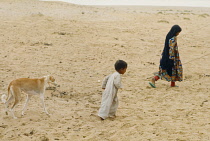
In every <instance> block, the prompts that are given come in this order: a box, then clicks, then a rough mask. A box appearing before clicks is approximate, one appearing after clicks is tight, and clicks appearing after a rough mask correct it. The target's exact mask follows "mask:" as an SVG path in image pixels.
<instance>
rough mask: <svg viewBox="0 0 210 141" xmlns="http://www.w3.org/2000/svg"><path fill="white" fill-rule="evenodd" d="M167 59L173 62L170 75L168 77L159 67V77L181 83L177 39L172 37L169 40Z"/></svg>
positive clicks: (181, 72)
mask: <svg viewBox="0 0 210 141" xmlns="http://www.w3.org/2000/svg"><path fill="white" fill-rule="evenodd" d="M169 59H171V60H173V62H174V66H173V67H172V75H171V76H169V75H168V73H167V71H166V70H163V69H162V68H161V66H160V67H159V77H160V78H161V79H163V80H166V81H172V82H175V81H182V74H183V70H182V63H181V60H180V58H179V51H178V46H177V37H176V36H174V37H173V38H171V39H170V40H169Z"/></svg>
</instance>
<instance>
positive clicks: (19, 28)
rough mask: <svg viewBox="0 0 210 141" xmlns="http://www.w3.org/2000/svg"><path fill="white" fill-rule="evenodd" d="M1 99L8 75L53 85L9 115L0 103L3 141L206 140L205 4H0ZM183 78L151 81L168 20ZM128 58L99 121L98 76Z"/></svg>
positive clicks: (16, 0) (208, 54)
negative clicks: (113, 102)
mask: <svg viewBox="0 0 210 141" xmlns="http://www.w3.org/2000/svg"><path fill="white" fill-rule="evenodd" d="M0 20H1V22H0V39H1V40H0V47H1V50H0V57H1V60H0V73H1V75H0V96H1V95H2V94H6V93H7V87H8V84H9V83H10V81H12V80H14V79H17V78H25V77H29V78H39V77H42V76H45V75H48V74H51V75H53V76H54V77H55V78H56V81H57V83H58V84H59V85H60V87H58V88H56V90H53V89H48V90H46V93H45V103H46V107H47V109H48V111H49V113H50V114H51V115H50V116H48V115H46V114H45V113H44V112H43V109H42V105H41V103H40V99H39V96H33V97H32V98H31V101H29V105H28V108H27V110H26V112H25V115H24V116H21V110H22V108H23V104H24V102H25V98H26V95H25V94H24V93H22V98H21V101H20V103H19V105H18V106H17V107H16V108H15V114H16V116H17V117H18V119H13V118H12V116H11V115H10V114H9V115H6V114H5V111H4V105H3V103H1V104H0V109H1V110H0V140H2V141H28V140H31V141H53V140H61V141H81V140H87V141H209V140H210V134H209V133H210V61H209V60H210V34H209V33H210V26H209V23H210V8H187V7H152V6H151V7H148V6H135V7H131V6H130V7H126V6H123V7H122V6H121V7H120V6H110V7H103V6H81V5H73V4H70V3H64V2H43V1H38V0H0ZM174 24H178V25H180V26H181V27H182V32H181V33H180V35H179V36H178V46H179V53H180V58H181V60H182V64H183V69H184V81H183V82H177V85H178V86H179V87H176V88H171V87H170V86H169V82H166V81H163V80H159V81H158V82H157V84H156V86H157V88H155V89H154V88H151V87H150V86H149V85H148V82H149V80H150V78H151V77H152V75H153V74H152V73H153V72H156V71H158V67H159V59H160V57H161V52H162V50H163V46H164V40H165V36H166V34H167V33H168V31H169V30H170V28H171V27H172V26H173V25H174ZM118 59H122V60H125V61H126V62H127V63H128V69H127V72H126V73H125V74H124V75H123V76H122V84H123V86H124V88H123V89H121V90H119V92H118V97H119V108H118V111H117V116H116V118H108V119H106V120H104V121H101V120H100V119H99V118H98V117H97V112H98V109H99V107H100V103H101V95H102V89H101V81H102V80H103V78H104V77H105V76H106V75H108V74H110V73H113V72H114V71H115V70H114V63H115V61H116V60H118Z"/></svg>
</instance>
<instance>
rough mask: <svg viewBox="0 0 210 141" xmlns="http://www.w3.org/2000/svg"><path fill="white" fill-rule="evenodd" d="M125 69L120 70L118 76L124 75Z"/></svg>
mask: <svg viewBox="0 0 210 141" xmlns="http://www.w3.org/2000/svg"><path fill="white" fill-rule="evenodd" d="M126 69H127V68H124V69H120V70H119V71H118V72H119V73H120V74H124V73H125V72H126Z"/></svg>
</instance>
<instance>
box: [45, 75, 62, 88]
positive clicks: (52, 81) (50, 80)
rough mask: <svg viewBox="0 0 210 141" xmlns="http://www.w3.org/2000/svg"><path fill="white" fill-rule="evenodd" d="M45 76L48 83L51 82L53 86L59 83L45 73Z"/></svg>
mask: <svg viewBox="0 0 210 141" xmlns="http://www.w3.org/2000/svg"><path fill="white" fill-rule="evenodd" d="M45 78H46V81H47V83H48V84H53V85H54V86H57V87H59V85H58V84H57V83H56V81H55V78H54V77H53V76H51V75H47V76H45Z"/></svg>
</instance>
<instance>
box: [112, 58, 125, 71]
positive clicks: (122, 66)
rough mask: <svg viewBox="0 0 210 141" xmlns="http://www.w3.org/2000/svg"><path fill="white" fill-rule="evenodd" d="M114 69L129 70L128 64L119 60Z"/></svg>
mask: <svg viewBox="0 0 210 141" xmlns="http://www.w3.org/2000/svg"><path fill="white" fill-rule="evenodd" d="M114 67H115V70H116V71H119V70H120V69H124V68H127V63H126V62H125V61H123V60H117V61H116V63H115V64H114Z"/></svg>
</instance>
